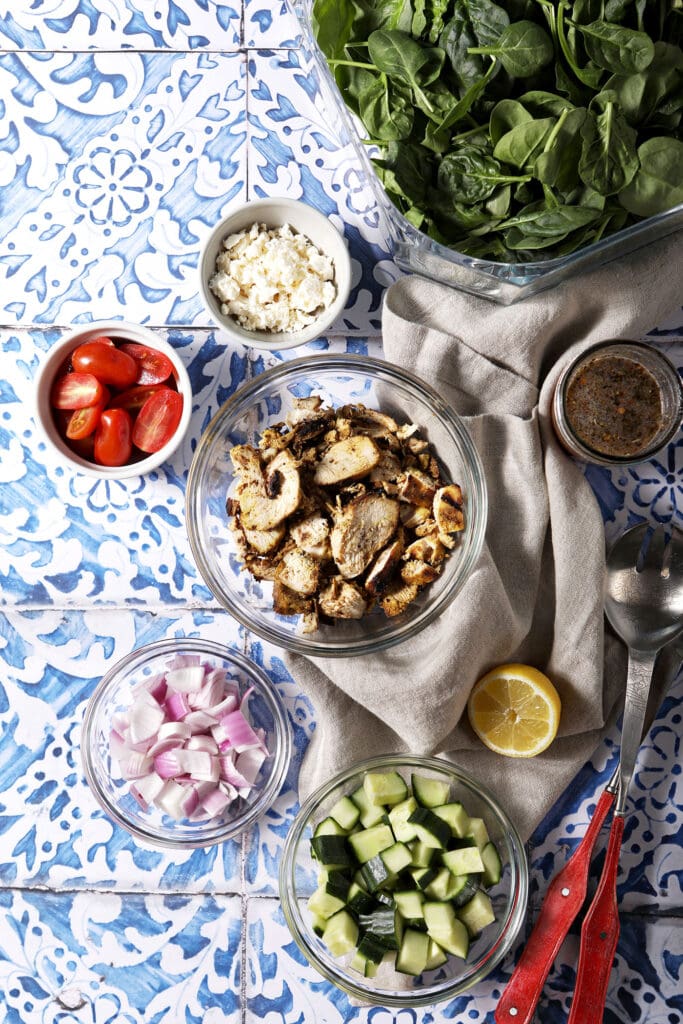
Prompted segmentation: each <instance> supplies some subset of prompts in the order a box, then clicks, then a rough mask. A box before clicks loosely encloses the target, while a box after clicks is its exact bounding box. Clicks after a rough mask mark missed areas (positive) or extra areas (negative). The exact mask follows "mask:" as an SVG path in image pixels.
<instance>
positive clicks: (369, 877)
mask: <svg viewBox="0 0 683 1024" xmlns="http://www.w3.org/2000/svg"><path fill="white" fill-rule="evenodd" d="M395 877H396V876H395V874H394V872H393V871H390V870H389V868H388V867H387V866H386V864H385V863H384V861H383V860H382V858H381V857H380V855H379V854H377V856H376V857H371V858H370V860H368V861H366V862H365V864H363V865H362V866H361V869H360V883H361V885H362V886H363V887H364V888H366V889H367V890H368V892H371V893H373V895H374V896H375V899H378V898H379V894H378V892H377V890H378V889H381V888H382V886H385V885H390V884H391V882H393V880H394V879H395Z"/></svg>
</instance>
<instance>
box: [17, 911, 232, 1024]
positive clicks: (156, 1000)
mask: <svg viewBox="0 0 683 1024" xmlns="http://www.w3.org/2000/svg"><path fill="white" fill-rule="evenodd" d="M240 909H241V908H240V900H239V899H238V898H236V897H220V896H204V897H196V896H194V897H192V896H179V895H167V896H163V895H146V896H142V895H135V894H133V893H127V894H122V895H120V896H117V895H115V894H113V893H102V892H98V893H73V892H62V893H49V892H23V893H22V892H19V891H6V892H0V1007H2V1009H3V1011H4V1012H3V1014H2V1019H3V1021H4V1024H83V1022H85V1021H88V1024H111V1022H114V1021H116V1024H178V1022H179V1021H183V1022H185V1024H238V1021H240V1020H241V1015H240V996H239V992H240V984H241V958H240V944H241V940H242V921H241V914H240Z"/></svg>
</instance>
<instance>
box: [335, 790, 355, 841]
mask: <svg viewBox="0 0 683 1024" xmlns="http://www.w3.org/2000/svg"><path fill="white" fill-rule="evenodd" d="M330 817H331V818H333V819H334V821H336V822H337V824H338V825H340V826H341V827H342V828H343V829H346V831H347V832H350V831H351V829H352V828H354V827H355V826H356V825H357V824H358V820H359V818H360V807H358V805H357V804H354V802H353V800H352V799H351V798H350V797H348V796H343V797H342V798H341V799H340V800H337V802H336V804H335V805H334V807H333V808H332V810H331V811H330Z"/></svg>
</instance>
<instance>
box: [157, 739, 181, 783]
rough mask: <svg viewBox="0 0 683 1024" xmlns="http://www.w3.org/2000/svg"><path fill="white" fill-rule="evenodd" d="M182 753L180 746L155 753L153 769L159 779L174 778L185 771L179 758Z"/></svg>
mask: <svg viewBox="0 0 683 1024" xmlns="http://www.w3.org/2000/svg"><path fill="white" fill-rule="evenodd" d="M182 754H183V751H182V749H181V748H180V747H175V748H174V749H173V750H166V751H165V752H164V753H163V754H157V756H156V757H155V758H154V771H155V772H156V773H157V775H158V776H159V778H160V779H174V778H175V777H176V775H182V773H183V772H184V771H185V766H184V765H183V764H182V763H181V760H180V758H181V756H182Z"/></svg>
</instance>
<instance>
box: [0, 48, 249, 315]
mask: <svg viewBox="0 0 683 1024" xmlns="http://www.w3.org/2000/svg"><path fill="white" fill-rule="evenodd" d="M244 71H245V67H244V60H243V57H242V56H241V55H239V54H225V53H210V54H209V53H179V54H171V53H143V52H135V53H134V52H130V53H116V54H102V55H97V56H95V55H93V54H84V53H47V54H46V53H43V52H35V53H20V54H17V53H5V54H0V95H2V97H3V103H4V110H3V113H4V115H5V117H6V119H7V123H11V124H12V125H13V131H12V132H11V133H9V134H5V135H4V137H2V138H0V186H1V192H0V226H1V227H2V239H3V244H2V249H1V250H0V282H2V286H1V287H2V296H3V297H2V322H3V323H6V324H11V323H17V324H19V323H22V322H23V323H33V324H37V325H44V326H46V327H51V326H52V325H53V324H69V323H78V322H82V321H88V320H98V319H100V320H101V319H108V318H110V317H112V316H118V315H121V312H122V310H123V309H124V308H125V315H126V318H127V319H128V320H132V321H133V322H138V323H147V324H154V323H156V324H182V323H185V324H188V323H192V322H193V320H194V318H195V317H196V316H198V314H199V313H200V311H201V302H200V299H199V297H198V291H197V280H196V274H197V270H196V268H197V260H198V253H199V248H200V243H201V240H202V239H203V237H204V236H205V235H206V234H207V233H208V230H209V228H210V227H211V225H213V223H214V222H215V221H216V220H217V219H218V218H219V217H220V215H221V212H222V211H223V210H224V209H225V207H226V206H227V204H228V203H230V202H231V201H233V200H234V199H237V198H244V197H245V177H246V173H245V172H246V146H245V141H246V115H245V103H246V101H245V82H244ZM95 111H96V113H95Z"/></svg>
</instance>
